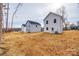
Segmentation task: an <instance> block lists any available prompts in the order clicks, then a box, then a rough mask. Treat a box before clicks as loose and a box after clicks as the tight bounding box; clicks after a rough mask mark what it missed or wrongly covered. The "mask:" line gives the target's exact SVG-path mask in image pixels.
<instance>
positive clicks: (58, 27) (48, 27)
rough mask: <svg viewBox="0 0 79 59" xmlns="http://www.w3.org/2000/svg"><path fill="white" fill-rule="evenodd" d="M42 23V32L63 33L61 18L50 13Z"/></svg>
mask: <svg viewBox="0 0 79 59" xmlns="http://www.w3.org/2000/svg"><path fill="white" fill-rule="evenodd" d="M43 21H44V32H49V33H62V32H63V19H62V16H60V15H58V14H55V13H52V12H50V13H49V14H48V15H47V16H46V17H45V19H44V20H43Z"/></svg>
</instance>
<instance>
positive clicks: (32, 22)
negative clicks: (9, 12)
mask: <svg viewBox="0 0 79 59" xmlns="http://www.w3.org/2000/svg"><path fill="white" fill-rule="evenodd" d="M27 22H30V23H31V24H38V25H41V24H40V23H38V22H35V21H31V20H28V21H27ZM27 22H26V23H27Z"/></svg>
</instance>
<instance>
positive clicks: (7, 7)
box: [6, 3, 9, 31]
mask: <svg viewBox="0 0 79 59" xmlns="http://www.w3.org/2000/svg"><path fill="white" fill-rule="evenodd" d="M6 10H7V14H6V31H8V15H9V3H7V5H6Z"/></svg>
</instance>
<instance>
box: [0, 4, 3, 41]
mask: <svg viewBox="0 0 79 59" xmlns="http://www.w3.org/2000/svg"><path fill="white" fill-rule="evenodd" d="M2 8H3V4H2V3H0V40H1V38H2V20H3V10H2Z"/></svg>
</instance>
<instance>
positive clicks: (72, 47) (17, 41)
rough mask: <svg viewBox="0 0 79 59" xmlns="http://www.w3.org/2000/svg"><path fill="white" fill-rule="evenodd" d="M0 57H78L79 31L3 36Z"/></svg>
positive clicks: (9, 34) (7, 34)
mask: <svg viewBox="0 0 79 59" xmlns="http://www.w3.org/2000/svg"><path fill="white" fill-rule="evenodd" d="M0 55H5V56H74V55H76V56H78V55H79V31H74V30H73V31H64V33H62V34H51V33H44V32H39V33H22V32H10V33H9V32H8V33H4V34H3V39H2V40H1V43H0Z"/></svg>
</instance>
